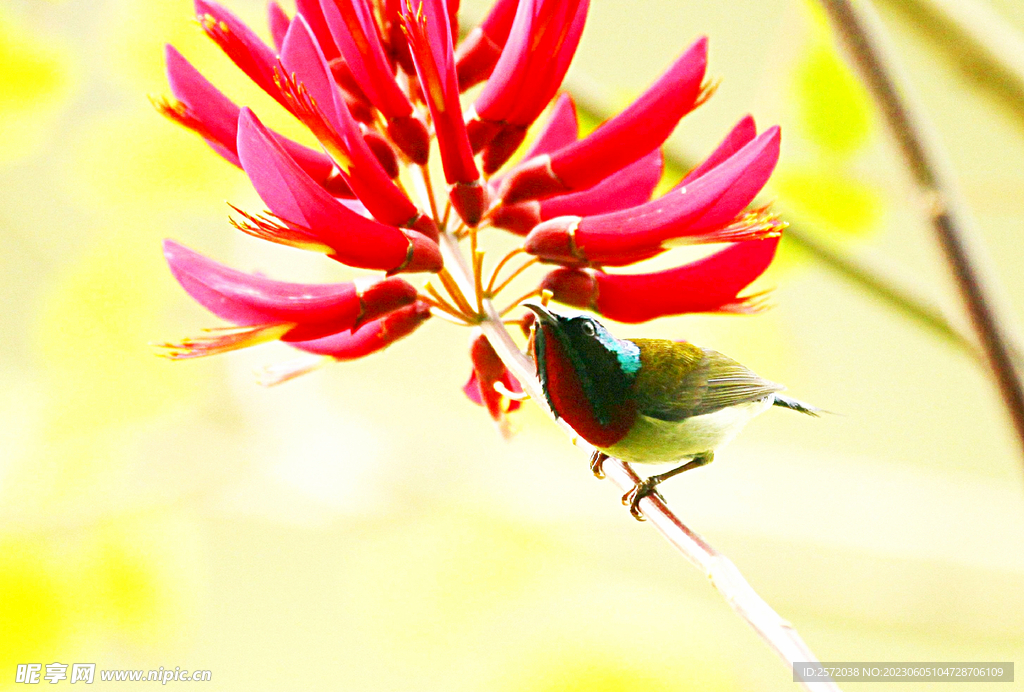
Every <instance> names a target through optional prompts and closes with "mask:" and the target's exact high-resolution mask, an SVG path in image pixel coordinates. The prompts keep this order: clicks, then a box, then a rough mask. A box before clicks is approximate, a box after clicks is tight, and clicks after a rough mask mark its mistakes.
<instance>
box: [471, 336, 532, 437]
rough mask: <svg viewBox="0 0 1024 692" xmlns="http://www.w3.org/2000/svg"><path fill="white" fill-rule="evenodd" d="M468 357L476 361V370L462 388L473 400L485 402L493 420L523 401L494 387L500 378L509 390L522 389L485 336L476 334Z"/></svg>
mask: <svg viewBox="0 0 1024 692" xmlns="http://www.w3.org/2000/svg"><path fill="white" fill-rule="evenodd" d="M469 357H470V360H471V361H472V362H473V374H472V375H471V376H470V378H469V382H467V383H466V384H465V386H464V387H463V388H462V391H463V392H465V393H466V396H468V397H469V399H470V401H472V402H473V403H475V404H479V405H481V406H486V407H487V411H488V413H490V415H491V418H493V419H494V420H501V419H502V418H504V416H505V413H506V412H508V411H514V410H516V409H517V408H519V406H520V402H518V401H515V400H509V399H507V398H506V397H505V396H504V395H503V394H502V393H501V392H499V391H498V390H496V389H495V388H494V384H495V383H496V382H501V383H502V384H504V385H505V387H506V388H507V389H508V390H509V391H510V392H521V391H523V390H522V387H521V386H520V384H519V382H518V381H517V380H516V379H515V378H514V377H512V375H511V374H510V373H509V372H508V369H507V368H506V367H505V364H504V363H503V362H502V360H501V358H499V357H498V354H497V353H496V352H495V351H494V348H493V347H492V346H491V342H490V341H488V340H487V337H486V336H484V335H482V334H477V336H476V337H474V338H473V341H472V343H471V344H470V348H469ZM474 390H475V391H474Z"/></svg>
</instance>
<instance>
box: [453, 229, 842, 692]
mask: <svg viewBox="0 0 1024 692" xmlns="http://www.w3.org/2000/svg"><path fill="white" fill-rule="evenodd" d="M441 251H442V253H443V254H444V260H445V267H446V268H447V269H448V271H449V272H450V274H451V276H452V278H453V279H454V280H455V281H456V282H458V284H459V285H460V287H461V289H462V291H468V290H470V288H471V287H472V282H473V278H472V275H471V273H470V271H471V270H470V268H469V267H468V266H467V263H466V258H465V256H464V255H463V254H462V253H461V252H460V251H459V244H458V241H457V240H456V239H455V238H454V236H452V235H451V234H450V233H442V235H441ZM483 306H484V319H483V321H482V322H481V323H480V327H481V329H482V330H483V332H484V334H485V335H486V336H487V339H488V341H490V342H491V345H492V346H493V347H494V350H495V351H496V352H497V354H498V355H499V356H500V357H501V360H502V361H503V362H504V363H505V366H506V367H507V368H508V369H509V371H510V372H511V373H512V374H513V375H514V376H515V378H516V379H517V380H518V381H519V383H520V384H521V385H522V387H523V389H524V390H525V392H526V393H527V394H529V396H530V398H531V399H533V400H534V401H535V402H537V405H538V406H540V407H541V408H542V409H544V411H545V412H547V413H548V414H549V415H552V414H551V411H550V410H549V409H548V407H547V404H546V403H545V402H546V399H545V397H544V393H543V391H542V390H541V387H540V383H539V382H538V381H537V378H536V376H535V375H534V367H533V363H532V362H531V361H530V360H529V359H528V358H527V357H526V355H525V354H523V352H522V351H520V350H519V347H518V346H517V345H516V343H515V341H513V340H512V335H511V334H510V333H509V331H508V329H506V327H505V325H504V324H503V323H502V318H501V316H500V315H499V314H498V311H497V309H496V308H495V307H494V304H493V303H492V302H491V300H490V299H484V301H483ZM552 418H553V419H554V420H555V421H556V423H557V424H558V425H559V426H560V427H561V428H562V430H563V431H565V433H566V434H568V435H569V436H570V438H571V439H572V440H574V441H575V443H576V444H577V446H580V447H585V448H586V447H588V445H586V443H585V442H582V440H581V438H580V437H579V436H578V435H577V434H576V432H575V431H574V430H573V429H572V428H571V427H570V426H569V425H568V424H566V423H565V421H564V420H561V419H557V418H555V417H554V416H553V415H552ZM588 451H589V450H588ZM605 470H606V473H607V476H608V477H609V478H610V479H612V481H613V482H614V483H615V484H616V485H618V486H619V489H620V490H622V491H623V492H625V491H627V490H630V489H632V488H633V486H634V484H635V483H636V482H637V481H638V480H639V478H637V476H636V474H634V473H633V471H632V469H630V468H629V465H628V464H625V463H623V462H621V461H619V460H618V459H612V458H609V459H608V460H607V461H606V462H605ZM640 508H641V509H642V510H643V513H644V516H645V517H646V518H647V519H649V520H650V522H651V524H652V525H653V526H654V527H655V528H657V529H658V531H659V532H660V533H661V534H662V535H663V536H664V537H665V538H666V539H667V540H668V542H669V543H671V544H672V545H673V546H674V547H675V548H676V549H677V550H678V551H679V552H680V553H682V555H683V557H685V558H686V559H687V560H688V561H689V562H690V563H691V564H693V565H694V566H696V567H697V568H699V569H700V570H702V571H703V572H704V574H705V575H706V576H707V577H708V578H709V579H710V580H711V583H712V585H713V586H714V587H715V588H716V589H717V590H718V592H719V593H720V594H721V595H722V597H723V598H724V599H725V601H726V603H728V604H729V606H730V607H731V608H732V609H733V611H734V612H735V613H736V614H737V615H739V616H740V617H741V618H743V620H745V621H746V622H747V624H749V625H750V626H751V627H752V628H753V629H754V631H755V632H757V634H758V635H759V636H760V637H761V639H763V640H764V641H765V643H767V644H768V646H769V647H771V649H772V650H773V651H775V653H776V654H778V656H779V657H780V658H781V659H782V660H783V661H784V662H786V664H787V665H788V666H789V668H790V670H791V671H792V669H793V664H794V663H795V662H800V661H807V662H816V661H817V658H815V656H814V654H813V653H812V652H811V650H810V649H809V648H808V647H807V645H806V644H805V643H804V641H803V639H802V638H801V637H800V635H799V633H798V632H797V631H796V629H794V628H793V626H792V625H791V624H789V623H788V622H787V621H785V620H784V619H782V617H780V616H779V615H778V613H776V612H775V611H774V610H772V608H771V606H769V605H768V604H767V603H765V602H764V600H763V599H762V598H761V597H760V596H758V595H757V592H755V591H754V589H753V588H752V587H751V586H750V584H749V583H747V581H746V579H744V578H743V575H742V574H741V573H740V571H739V570H738V569H737V568H736V565H734V564H733V563H732V562H731V561H730V560H729V559H728V558H726V557H725V556H724V555H722V554H721V553H719V552H718V551H717V550H715V549H714V548H713V547H712V546H711V545H710V544H709V543H708V542H707V541H705V540H704V539H703V538H701V537H700V536H698V535H697V534H696V533H694V532H693V531H691V530H690V529H689V528H687V527H686V525H685V524H683V522H682V521H681V520H680V519H679V517H677V516H676V515H675V514H674V513H673V512H672V510H671V509H669V507H668V505H667V504H666V503H665V502H664V501H662V499H661V498H659V497H657V496H656V495H650V496H648V497H646V498H644V499H643V500H641V501H640ZM800 684H801V685H802V686H803V687H804V689H806V690H810V691H811V692H839V687H838V686H837V685H836V684H835V683H832V682H819V683H808V682H803V683H800Z"/></svg>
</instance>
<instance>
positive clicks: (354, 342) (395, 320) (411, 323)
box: [291, 302, 430, 360]
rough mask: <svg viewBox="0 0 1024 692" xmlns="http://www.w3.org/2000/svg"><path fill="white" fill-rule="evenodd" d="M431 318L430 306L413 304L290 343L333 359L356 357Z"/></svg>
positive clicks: (360, 356)
mask: <svg viewBox="0 0 1024 692" xmlns="http://www.w3.org/2000/svg"><path fill="white" fill-rule="evenodd" d="M429 317H430V306H429V305H427V304H426V303H420V302H417V303H413V304H412V305H409V306H407V307H404V308H400V309H398V310H395V311H394V312H390V313H388V314H387V315H384V316H383V317H380V318H378V319H375V320H373V321H371V322H366V323H365V324H363V325H362V326H360V327H358V328H356V329H355V330H349V331H344V332H340V333H338V334H333V335H331V336H326V337H323V338H320V339H313V340H309V341H296V342H292V343H291V345H292V346H294V347H295V348H298V349H301V350H303V351H308V352H309V353H316V354H319V355H324V356H331V357H332V358H334V359H336V360H355V359H356V358H362V357H364V356H368V355H370V354H371V353H376V352H377V351H381V350H383V349H385V348H387V347H388V346H390V345H391V344H393V343H395V342H396V341H398V340H399V339H402V338H404V337H406V336H408V335H409V334H411V333H412V332H414V331H415V330H416V329H417V328H418V327H419V326H420V325H421V324H423V323H424V322H425V321H426V320H427V318H429Z"/></svg>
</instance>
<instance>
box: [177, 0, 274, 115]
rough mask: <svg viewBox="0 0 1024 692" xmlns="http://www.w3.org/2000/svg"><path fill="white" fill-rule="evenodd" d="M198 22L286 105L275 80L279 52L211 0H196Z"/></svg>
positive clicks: (254, 79)
mask: <svg viewBox="0 0 1024 692" xmlns="http://www.w3.org/2000/svg"><path fill="white" fill-rule="evenodd" d="M195 8H196V17H197V18H198V19H199V25H200V26H201V27H202V28H203V31H205V32H206V34H207V36H209V37H210V38H211V39H213V41H214V42H215V43H216V44H217V45H218V46H220V48H221V50H223V51H224V53H226V54H227V56H228V57H229V58H231V60H232V62H234V63H235V64H236V65H237V66H238V67H239V69H241V70H242V71H243V72H245V74H246V75H247V76H248V77H249V79H251V80H252V81H254V82H256V84H257V85H259V87H260V88H261V89H263V90H264V91H266V92H267V93H268V94H270V95H271V96H273V97H274V98H275V99H277V100H278V102H280V103H281V105H283V106H284V107H285V108H287V107H288V105H287V104H286V103H285V101H284V99H283V97H282V95H281V90H280V89H278V87H277V84H276V83H275V82H274V68H275V67H276V66H277V55H276V54H275V53H274V50H273V49H272V48H271V47H270V46H268V45H267V44H266V43H264V42H263V41H262V40H260V37H259V36H257V35H256V34H255V32H253V30H252V29H250V28H249V27H248V26H246V25H245V24H244V23H243V22H242V21H241V20H240V19H239V18H238V17H236V16H235V15H233V14H232V13H231V12H229V11H228V10H226V9H224V8H223V7H221V6H220V5H218V4H217V3H215V2H210V0H195Z"/></svg>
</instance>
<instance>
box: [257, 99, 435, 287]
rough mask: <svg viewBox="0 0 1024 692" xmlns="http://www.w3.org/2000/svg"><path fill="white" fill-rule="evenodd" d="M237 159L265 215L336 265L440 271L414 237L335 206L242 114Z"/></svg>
mask: <svg viewBox="0 0 1024 692" xmlns="http://www.w3.org/2000/svg"><path fill="white" fill-rule="evenodd" d="M238 157H239V159H241V162H242V167H243V168H244V169H245V172H246V174H248V176H249V179H250V180H251V181H252V183H253V186H254V187H255V188H256V192H257V193H258V194H259V195H260V198H261V199H262V200H263V201H264V203H266V205H267V207H268V208H269V209H270V211H271V212H273V214H274V215H275V216H277V217H279V218H280V219H282V220H284V221H286V222H287V223H288V225H289V226H291V227H292V228H294V229H297V230H299V231H301V232H304V233H306V234H308V237H309V238H310V240H311V241H313V242H318V243H322V244H323V245H326V246H327V247H329V248H330V249H331V250H332V251H333V254H332V256H333V257H334V258H335V259H337V260H338V261H340V262H344V263H345V264H348V265H350V266H354V267H363V268H366V269H385V270H388V271H398V270H403V269H404V270H408V271H436V270H437V269H439V268H440V266H441V265H440V253H439V251H438V250H437V246H436V245H435V244H434V243H432V242H431V241H429V240H427V239H426V238H424V237H423V236H422V235H420V234H419V233H413V232H409V233H410V234H411V235H414V236H415V238H412V237H409V236H407V235H406V233H403V232H402V231H401V230H399V229H398V228H395V227H393V226H387V225H384V224H382V223H379V222H377V221H374V220H372V219H367V218H364V217H362V216H360V215H359V214H357V213H355V212H353V211H351V210H350V209H348V208H347V207H345V206H344V205H343V204H341V203H340V202H338V200H336V199H334V198H333V197H332V196H331V195H329V194H328V193H327V192H325V191H324V190H323V188H321V187H320V186H319V185H317V184H316V183H315V182H314V181H313V180H312V179H311V178H310V177H309V176H307V175H306V174H305V173H304V172H303V171H302V169H301V168H299V167H298V166H297V165H296V164H295V161H293V160H292V159H291V157H289V156H288V154H287V153H286V152H285V151H284V149H282V148H281V147H280V145H278V144H277V143H276V142H275V141H274V140H273V139H272V138H271V137H270V136H269V133H268V131H267V129H266V128H265V127H264V126H263V124H262V123H260V122H259V120H258V119H257V118H256V116H255V115H253V114H252V111H250V110H249V109H247V108H243V109H242V112H241V115H240V116H239V123H238ZM410 255H411V256H410Z"/></svg>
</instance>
